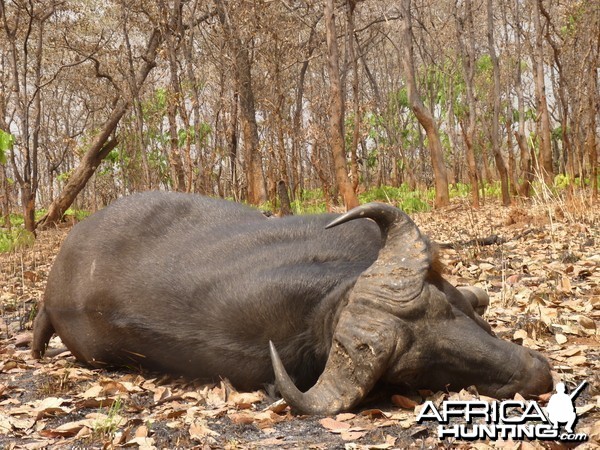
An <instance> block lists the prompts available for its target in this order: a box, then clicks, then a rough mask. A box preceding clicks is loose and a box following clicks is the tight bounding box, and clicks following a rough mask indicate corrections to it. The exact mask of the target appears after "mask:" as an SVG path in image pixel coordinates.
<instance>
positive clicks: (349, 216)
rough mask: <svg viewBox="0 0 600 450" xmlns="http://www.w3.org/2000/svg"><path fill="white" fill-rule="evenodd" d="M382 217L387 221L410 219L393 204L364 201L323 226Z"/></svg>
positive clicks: (329, 226) (328, 226)
mask: <svg viewBox="0 0 600 450" xmlns="http://www.w3.org/2000/svg"><path fill="white" fill-rule="evenodd" d="M386 216H387V217H386ZM383 217H385V219H386V220H387V221H389V222H391V221H393V220H395V219H397V218H398V217H402V218H403V219H408V220H410V218H409V217H408V215H407V214H406V213H405V212H404V211H402V210H401V209H399V208H396V207H395V206H392V205H390V204H388V203H381V202H370V203H365V204H364V205H360V206H357V207H356V208H353V209H351V210H350V211H348V212H347V213H344V214H342V215H341V216H339V217H337V218H335V219H333V220H332V221H331V222H329V223H328V224H327V225H326V226H325V228H326V229H327V228H333V227H335V226H337V225H341V224H343V223H346V222H349V221H350V220H354V219H362V218H368V219H373V220H375V221H377V220H376V219H380V218H383Z"/></svg>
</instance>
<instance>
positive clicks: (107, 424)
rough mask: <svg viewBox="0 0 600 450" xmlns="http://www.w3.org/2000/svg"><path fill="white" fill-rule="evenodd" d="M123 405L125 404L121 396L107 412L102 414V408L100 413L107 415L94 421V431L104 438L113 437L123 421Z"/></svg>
mask: <svg viewBox="0 0 600 450" xmlns="http://www.w3.org/2000/svg"><path fill="white" fill-rule="evenodd" d="M123 407H124V404H123V401H122V400H121V397H117V398H116V400H115V401H114V402H113V403H112V404H111V406H110V408H108V410H107V411H106V414H102V408H100V414H102V415H103V416H105V417H103V418H99V419H98V420H97V421H96V422H95V423H94V425H93V429H92V433H93V434H94V435H96V436H99V437H102V438H110V439H112V438H113V437H114V436H115V434H116V432H117V430H118V429H119V426H120V421H121V416H120V413H121V411H122V410H123Z"/></svg>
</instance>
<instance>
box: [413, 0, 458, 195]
mask: <svg viewBox="0 0 600 450" xmlns="http://www.w3.org/2000/svg"><path fill="white" fill-rule="evenodd" d="M401 13H402V25H401V27H402V40H403V48H404V55H403V56H404V58H403V61H402V63H403V67H404V76H405V79H406V87H407V91H408V101H409V103H410V106H411V108H412V110H413V112H414V113H415V116H416V117H417V119H418V121H419V123H420V124H421V126H422V127H423V128H424V129H425V132H426V133H427V141H428V144H429V151H430V153H431V163H432V166H433V175H434V179H435V180H434V181H435V206H436V207H442V206H446V205H448V204H449V203H450V194H449V192H448V176H447V173H446V165H445V163H444V153H443V150H442V143H441V141H440V136H439V131H438V127H437V124H436V122H435V118H434V117H433V114H432V113H431V111H429V110H428V109H427V108H426V107H425V105H424V104H423V101H422V100H421V96H420V95H419V92H418V90H417V84H416V77H415V65H414V55H413V44H412V16H411V0H402V1H401Z"/></svg>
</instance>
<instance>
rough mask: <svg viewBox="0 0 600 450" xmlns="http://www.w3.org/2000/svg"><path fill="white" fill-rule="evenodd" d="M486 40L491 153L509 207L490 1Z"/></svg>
mask: <svg viewBox="0 0 600 450" xmlns="http://www.w3.org/2000/svg"><path fill="white" fill-rule="evenodd" d="M487 38H488V49H489V52H490V58H491V60H492V67H493V72H494V118H493V120H492V152H493V154H494V161H495V162H496V168H497V169H498V173H499V174H500V185H501V188H502V204H503V205H504V206H508V205H510V192H509V190H508V171H507V170H506V164H505V163H504V158H503V157H502V152H501V149H500V127H499V125H500V64H499V62H498V56H497V55H496V48H495V45H494V15H493V9H492V0H487Z"/></svg>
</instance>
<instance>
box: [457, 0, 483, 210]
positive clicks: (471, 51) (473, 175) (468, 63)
mask: <svg viewBox="0 0 600 450" xmlns="http://www.w3.org/2000/svg"><path fill="white" fill-rule="evenodd" d="M455 5H457V4H456V3H455ZM465 7H466V17H465V19H466V22H467V25H468V36H469V39H468V42H469V45H468V50H467V48H466V47H465V44H464V42H463V39H462V36H463V35H464V34H465V26H464V21H465V19H463V18H462V17H459V16H458V6H455V15H456V19H457V39H458V45H459V48H460V52H461V55H462V57H461V61H462V71H463V77H464V79H465V87H466V93H467V104H468V107H469V110H468V115H467V116H468V125H467V126H466V129H465V127H464V126H462V124H461V129H462V131H463V137H464V140H465V154H466V157H467V172H468V174H469V183H470V184H471V203H472V205H473V208H479V206H480V205H479V175H478V170H477V162H476V160H475V149H474V146H473V137H474V135H475V125H476V121H477V118H476V113H477V108H476V105H475V95H474V93H473V92H474V91H473V84H474V81H473V80H474V77H475V32H474V31H475V30H474V24H473V9H472V5H471V0H466V1H465Z"/></svg>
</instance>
